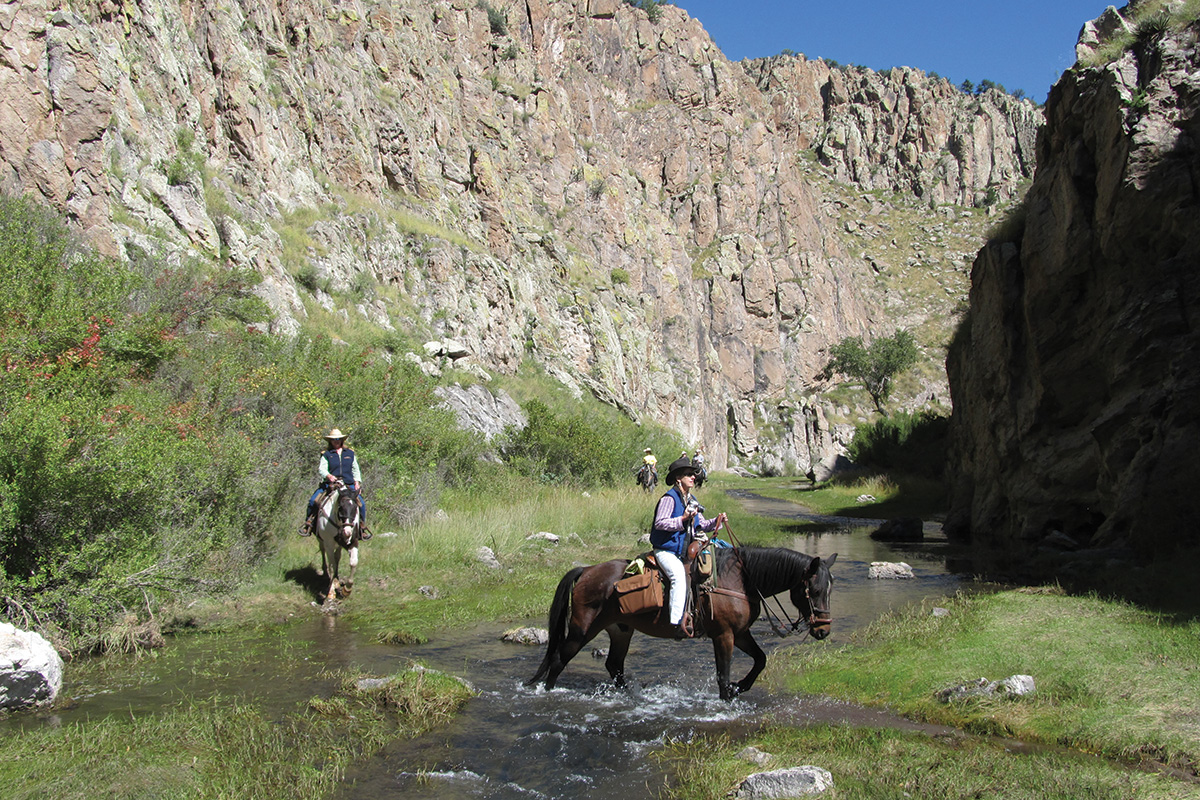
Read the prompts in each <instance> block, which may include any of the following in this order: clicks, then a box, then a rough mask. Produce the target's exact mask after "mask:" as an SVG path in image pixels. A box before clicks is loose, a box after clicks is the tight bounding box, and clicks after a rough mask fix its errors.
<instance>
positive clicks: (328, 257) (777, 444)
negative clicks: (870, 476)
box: [0, 0, 1039, 471]
mask: <svg viewBox="0 0 1200 800" xmlns="http://www.w3.org/2000/svg"><path fill="white" fill-rule="evenodd" d="M76 8H77V10H70V9H65V8H62V7H61V5H60V4H57V3H52V2H49V0H22V1H20V2H8V3H5V4H3V5H0V53H2V56H3V57H2V58H0V96H2V97H3V98H4V103H3V111H0V188H2V189H3V190H4V191H7V192H14V193H16V192H24V193H31V194H37V195H39V196H41V197H42V198H44V199H45V200H46V201H47V202H49V203H51V204H53V205H54V206H56V207H57V208H60V209H62V210H64V211H65V212H66V213H67V214H69V215H70V217H71V218H72V219H73V220H74V222H75V223H76V224H77V225H78V226H79V227H80V228H81V229H83V230H84V231H86V233H87V234H88V236H89V237H90V239H91V240H92V241H93V242H94V243H95V244H96V245H97V246H98V247H99V248H101V249H102V250H103V251H104V252H106V253H110V254H112V255H114V256H116V257H119V258H124V259H130V260H138V259H142V258H144V257H145V255H146V254H150V255H151V256H153V257H155V258H158V259H166V260H168V261H169V260H179V259H186V258H201V259H206V260H211V261H217V260H223V261H228V262H230V263H233V264H235V265H240V266H246V267H252V268H253V269H255V270H257V271H258V272H259V273H261V274H262V275H263V276H264V279H265V280H264V283H263V285H262V293H263V295H264V297H265V298H266V299H267V300H268V302H269V303H270V304H271V306H272V307H273V309H274V310H275V312H276V314H277V321H276V323H275V329H276V330H278V331H279V332H281V333H292V332H295V331H297V330H298V329H299V326H300V324H301V323H302V322H303V321H304V320H306V319H310V320H311V319H313V318H316V320H317V321H318V322H319V321H321V320H327V322H325V323H324V324H326V325H327V326H328V325H335V324H345V325H350V324H354V321H355V320H359V321H361V322H363V323H365V324H368V325H374V326H378V327H380V328H383V329H394V330H399V331H402V332H404V333H405V334H407V335H408V336H409V337H411V338H410V341H417V342H419V341H423V340H425V339H433V340H436V341H445V340H453V341H454V342H455V343H456V344H455V346H454V348H451V349H453V350H454V355H453V356H452V357H451V356H448V355H447V354H448V352H449V350H448V349H442V350H437V348H436V347H435V348H434V349H435V350H437V352H436V353H435V355H436V356H437V357H438V358H440V359H441V360H442V361H443V362H453V363H455V364H457V365H459V366H464V365H469V366H470V367H471V368H472V369H473V370H474V371H475V372H476V373H477V374H479V375H481V376H487V375H488V374H492V373H508V372H513V371H515V369H516V367H517V365H518V364H519V363H521V362H522V360H523V359H526V358H533V359H535V360H537V361H538V362H540V363H541V364H542V365H543V366H544V367H545V368H546V369H547V370H548V371H549V372H550V373H551V374H552V375H554V376H556V377H558V378H559V379H561V380H562V381H563V382H564V383H565V384H566V385H568V386H570V387H573V388H574V389H575V390H576V391H590V392H592V393H594V394H596V395H597V396H599V397H601V398H602V399H604V400H606V401H607V402H610V403H613V404H614V405H617V406H619V407H621V408H623V409H625V410H626V412H627V413H629V414H630V415H631V416H634V417H636V418H646V419H652V420H656V421H658V422H661V423H663V424H665V425H668V426H670V427H672V428H674V429H676V430H678V431H680V432H681V433H682V434H683V435H684V437H685V438H686V439H687V440H688V441H690V442H693V443H697V444H701V443H702V444H703V445H704V447H705V450H706V451H707V452H709V453H710V454H711V455H710V460H711V463H712V464H713V465H714V466H716V467H724V466H726V465H727V464H740V465H745V466H749V467H752V468H758V469H768V470H772V471H779V470H794V469H798V470H801V471H803V470H805V469H807V468H808V467H809V466H810V465H811V463H812V462H813V461H815V460H817V459H818V458H819V457H820V456H821V455H823V454H826V453H828V452H829V451H830V450H831V448H832V447H833V444H832V439H831V432H830V427H831V425H830V423H829V421H828V419H827V417H828V416H829V413H828V411H829V410H828V409H827V408H826V407H825V406H824V405H823V404H822V402H821V401H820V399H819V390H820V389H821V388H823V387H821V386H820V385H818V384H814V382H813V378H812V376H813V375H815V374H816V372H817V371H818V370H819V368H820V366H821V365H822V363H823V352H822V351H823V349H824V348H825V347H827V346H828V344H829V343H831V342H833V341H836V340H838V339H840V338H842V337H844V336H846V335H851V334H865V335H874V334H884V335H887V334H890V333H891V332H892V331H893V330H894V329H895V327H896V326H897V325H898V324H901V320H902V324H905V325H907V326H909V327H915V328H920V327H921V326H927V327H928V331H927V335H925V336H923V337H922V343H923V344H924V345H926V347H927V348H928V349H929V351H930V353H931V354H933V355H934V356H935V357H936V354H937V350H938V348H939V346H940V345H941V343H942V341H943V340H944V334H943V333H942V329H943V328H944V327H945V323H946V320H947V319H948V318H949V316H948V314H949V315H952V313H953V305H954V303H955V301H956V298H957V297H958V296H959V295H960V294H961V293H962V289H963V283H964V281H963V279H962V276H961V270H959V269H958V268H957V267H956V266H954V262H955V261H956V260H957V259H958V258H959V256H958V253H959V252H962V251H963V250H972V251H973V250H974V249H975V247H977V242H978V236H979V231H980V228H981V226H982V225H983V224H986V217H985V216H984V215H983V214H982V213H981V212H973V211H971V210H970V209H969V208H954V207H952V206H941V207H939V204H945V203H957V204H960V205H961V206H964V207H967V206H975V205H980V204H986V203H993V202H996V201H1000V202H1003V201H1004V200H1005V199H1007V198H1009V197H1012V196H1014V195H1015V194H1017V193H1019V191H1020V190H1021V186H1022V180H1023V179H1024V178H1027V177H1028V174H1029V157H1028V150H1029V143H1030V142H1031V140H1032V136H1033V130H1034V129H1035V128H1036V125H1037V124H1038V121H1039V112H1038V111H1037V110H1036V109H1035V108H1034V107H1033V106H1032V105H1031V104H1029V103H1028V102H1024V103H1018V102H1016V101H1014V100H1012V99H1011V98H1007V97H1005V96H1002V95H999V94H997V93H994V92H992V93H988V94H985V95H983V96H981V97H968V96H965V95H962V94H960V93H958V92H957V91H955V90H954V89H953V88H952V87H950V86H949V85H948V84H947V83H946V82H945V81H940V80H932V79H929V78H927V77H926V76H924V75H923V74H922V73H920V72H918V71H915V70H893V71H892V72H891V73H889V74H887V75H882V74H876V73H871V72H869V71H865V70H831V69H830V68H829V67H828V66H827V65H825V64H824V63H823V62H820V61H808V60H805V59H804V58H802V57H780V58H775V59H769V60H766V61H759V62H744V63H742V64H740V65H737V64H732V63H730V62H729V61H727V60H726V59H725V58H724V57H723V56H722V55H721V53H720V52H719V50H718V49H717V48H716V47H715V46H714V45H713V43H712V42H711V40H710V39H709V38H708V36H707V35H706V34H705V33H704V31H703V28H702V27H701V26H700V24H699V23H698V22H696V21H695V20H692V19H690V18H688V17H687V15H686V14H685V13H684V12H683V11H681V10H679V9H676V8H674V7H671V6H664V7H662V9H661V10H662V14H661V19H659V20H658V21H656V22H651V21H650V20H649V19H648V17H647V15H646V13H645V12H643V11H640V10H638V9H634V8H632V7H630V6H628V5H626V4H625V3H623V2H620V0H571V1H570V2H552V1H551V0H522V1H520V2H517V1H514V2H501V1H500V0H497V2H492V3H488V2H476V0H433V1H432V2H430V0H379V2H368V1H367V0H345V1H344V2H337V3H332V2H328V0H326V1H325V2H321V1H320V0H289V2H271V1H270V0H268V2H258V1H256V2H248V1H242V2H224V3H217V2H212V1H211V0H144V1H143V2H133V1H132V0H104V1H103V2H99V3H95V4H84V5H82V6H78V7H76ZM837 181H843V182H847V181H848V182H851V183H852V184H856V185H857V186H858V187H859V190H858V191H854V190H845V189H844V187H843V188H841V189H832V188H829V187H832V186H834V185H835V183H836V182H837ZM823 187H824V188H823ZM869 192H871V193H874V194H869ZM890 192H898V193H900V194H899V195H896V197H894V198H891V199H887V198H885V200H884V201H880V199H879V198H880V197H881V196H883V195H886V194H887V193H890ZM906 198H907V199H906ZM914 198H915V199H914ZM905 203H908V204H909V206H911V208H915V209H919V210H920V211H921V213H924V214H928V215H929V217H930V218H929V220H927V222H928V224H925V223H921V225H920V230H916V231H912V232H905V233H899V232H897V231H896V230H895V229H894V228H895V226H894V225H893V224H891V223H889V222H888V221H887V220H886V219H885V218H886V216H887V214H886V211H887V209H888V208H890V207H892V206H893V205H901V206H902V205H905ZM860 204H861V205H863V206H864V211H870V212H871V214H870V215H864V216H856V217H855V218H854V219H846V216H847V214H849V213H851V212H852V210H853V209H854V208H855V207H856V206H857V205H860ZM881 206H885V207H886V208H879V207H881ZM935 212H936V213H935ZM932 226H937V232H936V233H930V231H932V230H933V228H932ZM956 249H957V251H958V252H955V250H956ZM923 271H929V275H930V276H932V277H927V278H922V279H928V280H931V281H933V282H934V285H935V286H934V288H935V292H934V294H935V295H936V296H937V297H938V298H939V299H937V300H936V301H934V302H932V303H918V304H914V303H910V302H907V301H905V300H904V298H903V295H904V294H905V292H910V291H912V290H911V288H905V287H904V286H901V285H900V283H899V282H898V281H899V278H898V277H897V274H898V273H903V275H904V276H905V277H907V276H909V275H910V273H922V272H923ZM339 320H340V321H339ZM415 349H417V350H418V351H419V348H415ZM414 357H416V358H425V356H424V355H423V354H422V353H420V352H417V353H416V355H415V356H414ZM427 363H428V362H427ZM941 385H942V380H941V378H940V377H938V376H936V375H935V376H931V377H930V378H929V380H927V381H925V382H924V383H923V384H922V385H921V386H919V387H918V388H917V390H916V392H915V393H914V394H913V396H912V397H910V398H909V401H910V402H918V403H919V402H923V400H922V399H921V398H924V397H927V396H932V395H942V396H944V395H945V392H944V391H943V390H942V388H941Z"/></svg>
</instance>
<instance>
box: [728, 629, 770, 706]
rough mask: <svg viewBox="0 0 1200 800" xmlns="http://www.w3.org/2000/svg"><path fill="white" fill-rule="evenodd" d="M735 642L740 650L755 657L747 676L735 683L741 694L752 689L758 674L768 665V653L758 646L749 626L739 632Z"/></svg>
mask: <svg viewBox="0 0 1200 800" xmlns="http://www.w3.org/2000/svg"><path fill="white" fill-rule="evenodd" d="M733 643H734V644H736V645H737V647H738V649H739V650H741V651H742V652H743V653H745V654H746V655H748V656H750V657H751V658H752V659H754V666H752V667H750V671H749V672H747V673H746V677H744V678H742V679H741V680H740V681H738V682H737V683H736V684H734V688H735V689H736V690H737V693H738V694H741V693H742V692H748V691H750V687H751V686H753V685H754V681H755V680H757V679H758V674H759V673H760V672H762V671H763V669H764V668H765V667H766V666H767V654H766V653H764V652H763V649H762V648H761V647H759V646H758V642H756V641H754V636H753V635H751V633H750V629H749V628H747V629H746V630H744V631H742V632H741V633H739V634H738V635H737V636H736V637H735V638H734V640H733ZM726 677H728V673H726Z"/></svg>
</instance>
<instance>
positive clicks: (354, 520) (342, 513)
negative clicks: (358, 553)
mask: <svg viewBox="0 0 1200 800" xmlns="http://www.w3.org/2000/svg"><path fill="white" fill-rule="evenodd" d="M335 519H336V523H337V526H338V540H339V541H340V542H341V543H342V544H343V545H345V546H346V547H349V546H350V544H351V542H353V541H354V528H355V526H357V525H358V492H356V491H354V489H352V488H350V487H349V486H347V487H344V488H342V489H340V490H339V491H338V498H337V513H336V515H335Z"/></svg>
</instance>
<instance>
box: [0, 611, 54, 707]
mask: <svg viewBox="0 0 1200 800" xmlns="http://www.w3.org/2000/svg"><path fill="white" fill-rule="evenodd" d="M62 682H63V662H62V658H61V657H60V656H59V655H58V651H56V650H55V649H54V647H53V646H52V645H51V644H50V643H49V642H48V641H46V640H45V639H44V638H42V636H41V635H40V634H37V633H33V632H31V631H23V630H20V629H18V628H16V627H14V626H12V625H9V624H8V623H7V622H0V709H9V708H27V707H30V706H37V705H45V704H47V703H52V702H54V698H55V697H57V696H58V692H59V690H60V689H62Z"/></svg>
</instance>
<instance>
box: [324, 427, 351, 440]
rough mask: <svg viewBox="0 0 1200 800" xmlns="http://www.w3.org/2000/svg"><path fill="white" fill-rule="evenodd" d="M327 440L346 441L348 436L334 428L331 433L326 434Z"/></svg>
mask: <svg viewBox="0 0 1200 800" xmlns="http://www.w3.org/2000/svg"><path fill="white" fill-rule="evenodd" d="M325 438H326V439H345V438H346V434H344V433H342V432H341V431H340V430H338V429H337V428H334V429H333V430H331V431H330V432H329V433H327V434H325Z"/></svg>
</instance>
